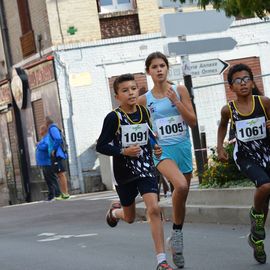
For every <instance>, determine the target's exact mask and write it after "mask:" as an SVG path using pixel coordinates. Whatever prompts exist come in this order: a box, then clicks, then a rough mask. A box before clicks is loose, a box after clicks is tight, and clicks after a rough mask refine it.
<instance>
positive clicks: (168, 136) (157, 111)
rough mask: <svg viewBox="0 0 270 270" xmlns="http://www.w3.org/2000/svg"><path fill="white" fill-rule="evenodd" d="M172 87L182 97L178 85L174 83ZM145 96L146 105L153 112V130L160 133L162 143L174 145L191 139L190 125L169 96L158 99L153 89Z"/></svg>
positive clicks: (159, 140)
mask: <svg viewBox="0 0 270 270" xmlns="http://www.w3.org/2000/svg"><path fill="white" fill-rule="evenodd" d="M172 88H173V90H174V91H175V92H176V94H177V96H178V98H179V99H181V97H180V95H179V93H178V91H177V86H176V85H174V86H173V87H172ZM145 97H146V106H147V108H148V110H149V111H150V114H151V120H152V123H153V130H154V132H156V133H157V134H158V143H159V144H160V145H173V144H178V143H180V142H183V141H186V140H189V139H190V136H189V130H188V125H187V124H186V122H185V121H184V119H183V118H182V115H181V114H180V113H179V111H178V109H177V107H176V106H175V105H174V104H173V103H172V102H171V101H170V99H169V98H167V97H164V98H160V99H157V98H155V97H154V96H153V94H152V90H149V91H148V92H147V93H146V94H145Z"/></svg>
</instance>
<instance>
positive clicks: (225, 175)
mask: <svg viewBox="0 0 270 270" xmlns="http://www.w3.org/2000/svg"><path fill="white" fill-rule="evenodd" d="M211 151H212V154H211V155H210V158H209V161H208V164H207V165H206V166H205V170H204V173H203V175H202V183H201V187H202V188H209V187H212V188H224V187H235V186H253V184H252V182H251V181H250V180H248V179H247V178H246V177H245V176H244V175H243V174H242V173H241V172H240V171H239V170H238V168H237V167H236V165H235V162H234V160H233V144H228V145H226V146H225V151H226V152H227V153H228V157H229V159H228V161H227V162H221V161H219V160H218V157H217V150H216V148H212V149H211Z"/></svg>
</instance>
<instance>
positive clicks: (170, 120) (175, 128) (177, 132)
mask: <svg viewBox="0 0 270 270" xmlns="http://www.w3.org/2000/svg"><path fill="white" fill-rule="evenodd" d="M156 126H157V132H158V137H159V138H160V139H167V138H171V137H175V136H184V135H185V134H186V129H187V128H186V124H185V121H184V120H183V117H182V116H181V115H175V116H169V117H165V118H161V119H158V120H156Z"/></svg>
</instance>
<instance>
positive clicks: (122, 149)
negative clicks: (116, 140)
mask: <svg viewBox="0 0 270 270" xmlns="http://www.w3.org/2000/svg"><path fill="white" fill-rule="evenodd" d="M124 150H125V148H121V149H120V155H123V156H124Z"/></svg>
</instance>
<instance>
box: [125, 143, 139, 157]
mask: <svg viewBox="0 0 270 270" xmlns="http://www.w3.org/2000/svg"><path fill="white" fill-rule="evenodd" d="M141 151H142V149H141V147H140V146H139V145H138V144H136V145H131V146H129V147H127V148H125V150H124V155H125V156H129V157H139V156H140V154H141Z"/></svg>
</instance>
